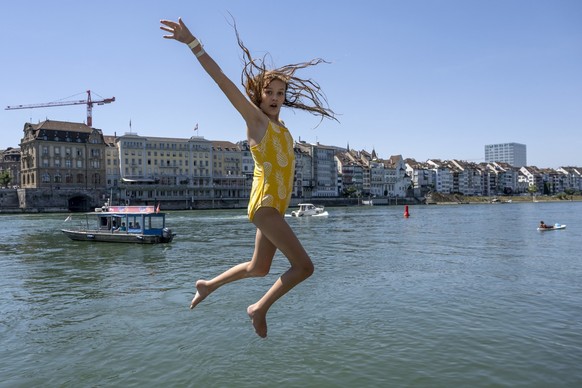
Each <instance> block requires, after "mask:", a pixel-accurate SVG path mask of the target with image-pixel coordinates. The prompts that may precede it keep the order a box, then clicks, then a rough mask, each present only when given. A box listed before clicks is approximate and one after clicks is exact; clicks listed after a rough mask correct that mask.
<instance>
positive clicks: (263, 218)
mask: <svg viewBox="0 0 582 388" xmlns="http://www.w3.org/2000/svg"><path fill="white" fill-rule="evenodd" d="M253 223H254V224H255V225H256V226H257V228H258V229H259V230H260V231H261V232H262V235H261V237H263V236H264V238H266V239H268V240H269V241H270V243H271V244H272V245H273V246H274V247H276V248H277V249H279V250H280V251H281V252H282V253H283V254H284V255H285V256H286V257H287V259H288V260H289V263H291V268H289V269H288V270H287V272H285V273H284V274H283V275H282V276H281V277H280V278H279V279H277V281H276V282H275V283H274V284H273V285H272V286H271V288H270V289H269V291H267V293H266V294H265V295H263V297H262V298H261V299H260V300H259V301H258V302H256V303H255V304H252V305H250V306H249V307H248V308H247V313H248V314H249V317H250V318H251V320H252V323H253V326H254V328H255V331H256V333H257V334H258V335H259V336H260V337H263V338H264V337H266V336H267V311H268V310H269V308H270V307H271V305H272V304H273V303H275V301H277V299H279V298H280V297H282V296H283V295H285V294H286V293H287V292H288V291H289V290H291V289H292V288H293V287H295V286H296V285H297V284H299V283H301V282H302V281H303V280H305V279H307V278H308V277H309V276H311V274H313V270H314V268H313V263H312V262H311V259H310V258H309V256H308V255H307V252H305V249H304V248H303V246H302V245H301V243H300V242H299V239H298V238H297V236H295V233H294V232H293V230H292V229H291V227H290V226H289V224H287V222H286V221H285V218H284V217H283V216H282V215H281V214H280V213H279V212H278V211H277V210H276V209H274V208H261V209H259V210H258V211H257V213H256V215H255V218H254V220H253Z"/></svg>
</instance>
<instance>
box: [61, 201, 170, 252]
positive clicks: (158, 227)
mask: <svg viewBox="0 0 582 388" xmlns="http://www.w3.org/2000/svg"><path fill="white" fill-rule="evenodd" d="M70 218H71V216H69V218H67V220H69V219H70ZM90 220H92V222H95V221H96V224H93V225H92V226H90V225H89V222H90ZM84 221H85V222H84V225H82V226H81V227H79V228H78V229H72V228H70V229H61V231H62V232H63V233H64V234H65V235H67V236H68V237H69V238H70V239H71V240H75V241H98V242H118V243H134V244H157V243H169V242H172V240H173V239H174V236H175V235H176V234H175V233H172V230H171V229H168V228H167V227H166V214H165V213H160V211H159V207H157V208H156V207H154V206H104V207H103V208H97V209H95V211H94V212H92V213H86V214H85V220H84Z"/></svg>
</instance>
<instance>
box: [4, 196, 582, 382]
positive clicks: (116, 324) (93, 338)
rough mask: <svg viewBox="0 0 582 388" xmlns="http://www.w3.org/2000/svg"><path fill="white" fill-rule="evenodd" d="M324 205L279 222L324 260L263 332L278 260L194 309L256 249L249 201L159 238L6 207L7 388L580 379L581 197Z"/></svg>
mask: <svg viewBox="0 0 582 388" xmlns="http://www.w3.org/2000/svg"><path fill="white" fill-rule="evenodd" d="M328 210H329V213H330V216H329V217H327V218H311V219H296V218H287V220H288V222H289V223H290V224H291V225H292V227H293V229H294V230H295V231H296V233H297V235H298V236H299V238H300V239H301V240H302V242H303V243H304V245H305V247H306V249H307V251H308V252H309V253H310V254H311V256H312V259H313V261H314V263H315V266H316V271H315V274H314V275H313V276H312V277H311V278H310V279H308V280H307V281H306V282H305V283H303V284H301V285H299V286H298V287H297V288H295V289H294V290H292V291H291V292H290V293H289V294H287V295H286V296H285V297H284V298H282V299H281V300H279V301H278V302H277V303H276V304H275V305H274V306H273V308H272V309H271V311H270V312H269V315H268V323H269V337H268V338H267V339H261V338H259V337H258V336H256V335H255V333H254V331H253V329H252V326H251V324H250V321H249V320H248V317H247V315H246V307H247V306H248V305H249V304H252V303H254V302H255V301H256V300H258V299H259V297H260V296H261V295H262V294H263V293H264V292H265V291H266V290H267V288H268V287H269V286H270V285H271V284H272V283H273V282H274V281H275V279H276V278H277V277H278V275H279V274H280V273H282V272H283V271H284V270H285V269H286V268H287V262H286V259H285V258H284V257H283V256H280V255H279V254H278V255H277V257H276V258H275V261H274V264H273V267H272V272H271V274H270V275H268V276H267V277H265V278H254V279H245V280H242V281H239V282H236V283H233V284H230V285H227V286H225V287H223V288H221V289H220V290H218V291H217V292H215V293H214V294H212V295H211V296H209V297H208V298H207V299H206V300H205V301H204V302H203V303H202V304H200V305H199V306H198V307H197V308H196V309H194V310H189V309H188V305H189V302H190V300H191V298H192V296H193V291H194V287H193V284H194V282H195V280H196V279H198V278H209V277H212V276H214V275H216V274H218V273H219V272H221V271H223V270H225V269H227V268H228V267H230V266H232V265H234V264H236V263H239V262H240V261H243V260H247V259H248V258H249V257H250V254H251V253H252V248H253V241H254V229H253V226H252V224H250V223H249V222H248V221H247V219H246V215H245V211H244V210H228V211H192V212H186V211H185V212H172V213H170V214H169V215H168V219H167V222H168V223H169V224H170V226H171V228H172V229H173V230H174V231H175V232H176V233H177V236H176V238H175V240H174V242H173V243H172V244H169V245H154V246H140V245H130V244H106V243H101V244H99V243H86V242H72V241H70V240H68V239H67V238H66V237H65V236H64V235H63V234H62V233H61V232H60V231H59V230H60V228H62V227H64V226H66V225H67V224H65V222H64V220H65V218H66V215H65V214H44V215H43V214H34V215H2V216H0V252H1V255H0V290H1V291H2V292H1V293H0V345H1V346H0V386H2V387H33V386H43V387H96V386H100V387H109V386H115V387H128V386H139V387H160V386H168V387H231V386H232V387H261V386H264V387H273V386H285V387H338V386H353V387H377V386H389V387H409V386H414V387H423V386H425V387H451V386H465V387H468V386H471V387H491V386H527V387H535V386H539V387H547V386H562V387H563V386H572V387H574V386H580V384H582V368H581V365H582V258H581V255H580V249H581V248H582V221H581V215H582V203H579V202H560V203H519V204H489V205H447V206H436V205H435V206H411V207H410V213H411V216H410V218H408V219H405V218H404V217H403V216H402V215H403V208H402V207H400V206H392V207H380V206H376V207H350V208H330V209H328ZM80 217H81V216H75V217H74V219H73V220H72V221H69V223H71V222H72V223H74V222H76V218H80ZM542 219H543V220H544V221H545V222H546V223H549V224H552V223H554V222H558V223H562V224H566V225H567V228H566V229H565V230H561V231H550V232H538V231H537V230H536V227H537V224H538V223H539V221H540V220H542Z"/></svg>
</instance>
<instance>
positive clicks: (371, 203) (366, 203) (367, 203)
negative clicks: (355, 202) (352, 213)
mask: <svg viewBox="0 0 582 388" xmlns="http://www.w3.org/2000/svg"><path fill="white" fill-rule="evenodd" d="M362 205H364V206H374V200H373V199H362Z"/></svg>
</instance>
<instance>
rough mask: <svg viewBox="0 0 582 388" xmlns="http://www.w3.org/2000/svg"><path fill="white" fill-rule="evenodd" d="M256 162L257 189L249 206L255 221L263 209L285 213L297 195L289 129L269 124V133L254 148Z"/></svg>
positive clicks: (255, 182) (291, 139) (254, 181)
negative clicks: (294, 189)
mask: <svg viewBox="0 0 582 388" xmlns="http://www.w3.org/2000/svg"><path fill="white" fill-rule="evenodd" d="M251 154H252V155H253V159H254V161H255V171H254V174H253V175H254V176H253V186H252V189H251V198H250V200H249V206H248V216H249V219H250V220H251V221H252V220H253V218H254V217H255V213H256V212H257V210H259V209H260V208H262V207H273V208H275V209H277V210H278V211H279V213H281V215H284V214H285V210H287V207H289V202H290V201H291V193H292V192H293V177H294V174H295V153H294V152H293V138H292V137H291V134H290V133H289V130H288V129H287V128H285V127H283V126H280V125H277V124H275V123H273V122H271V121H269V126H268V127H267V132H266V133H265V136H264V137H263V139H262V140H261V142H260V143H259V144H256V145H254V146H252V147H251Z"/></svg>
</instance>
